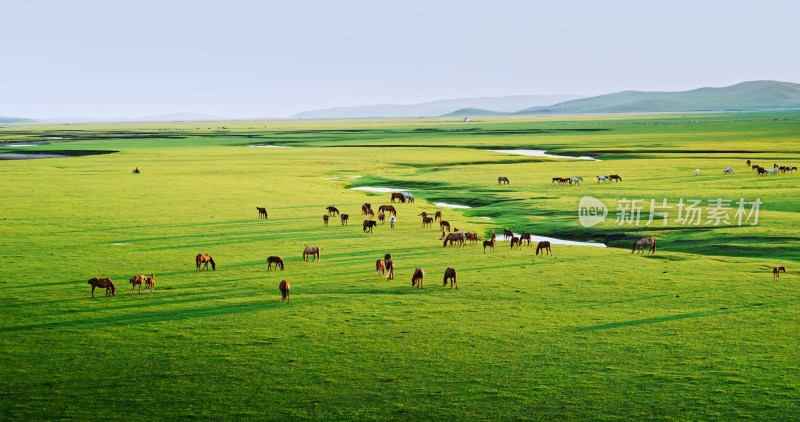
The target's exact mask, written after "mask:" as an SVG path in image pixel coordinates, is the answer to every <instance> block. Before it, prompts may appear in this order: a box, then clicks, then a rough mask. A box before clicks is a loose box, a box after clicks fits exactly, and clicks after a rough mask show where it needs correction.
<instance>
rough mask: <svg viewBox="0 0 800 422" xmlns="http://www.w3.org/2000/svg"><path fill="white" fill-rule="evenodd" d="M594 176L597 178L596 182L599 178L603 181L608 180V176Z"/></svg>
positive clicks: (598, 181)
mask: <svg viewBox="0 0 800 422" xmlns="http://www.w3.org/2000/svg"><path fill="white" fill-rule="evenodd" d="M594 178H595V179H597V183H600V181H601V180H602V181H603V183H605V182H608V180H609V179H608V176H595V177H594Z"/></svg>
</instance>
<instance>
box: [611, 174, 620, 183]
mask: <svg viewBox="0 0 800 422" xmlns="http://www.w3.org/2000/svg"><path fill="white" fill-rule="evenodd" d="M608 180H611V181H612V182H621V181H622V178H621V177H619V175H616V174H612V175H610V176H608Z"/></svg>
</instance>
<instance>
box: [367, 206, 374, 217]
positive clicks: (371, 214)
mask: <svg viewBox="0 0 800 422" xmlns="http://www.w3.org/2000/svg"><path fill="white" fill-rule="evenodd" d="M367 217H371V218H374V217H375V211H372V208H370V209H368V210H367Z"/></svg>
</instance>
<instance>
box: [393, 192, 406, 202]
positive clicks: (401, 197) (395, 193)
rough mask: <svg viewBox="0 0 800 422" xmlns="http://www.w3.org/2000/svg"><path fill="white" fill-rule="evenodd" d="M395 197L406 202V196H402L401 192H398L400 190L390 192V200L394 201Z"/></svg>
mask: <svg viewBox="0 0 800 422" xmlns="http://www.w3.org/2000/svg"><path fill="white" fill-rule="evenodd" d="M395 199H399V200H400V202H406V197H405V196H403V194H402V193H400V192H393V193H392V197H391V200H392V202H394V200H395Z"/></svg>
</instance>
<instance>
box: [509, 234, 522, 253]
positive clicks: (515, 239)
mask: <svg viewBox="0 0 800 422" xmlns="http://www.w3.org/2000/svg"><path fill="white" fill-rule="evenodd" d="M514 245H517V249H519V248H521V247H522V241H521V240H520V239H519V238H518V237H517V236H513V237H512V238H511V250H514Z"/></svg>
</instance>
